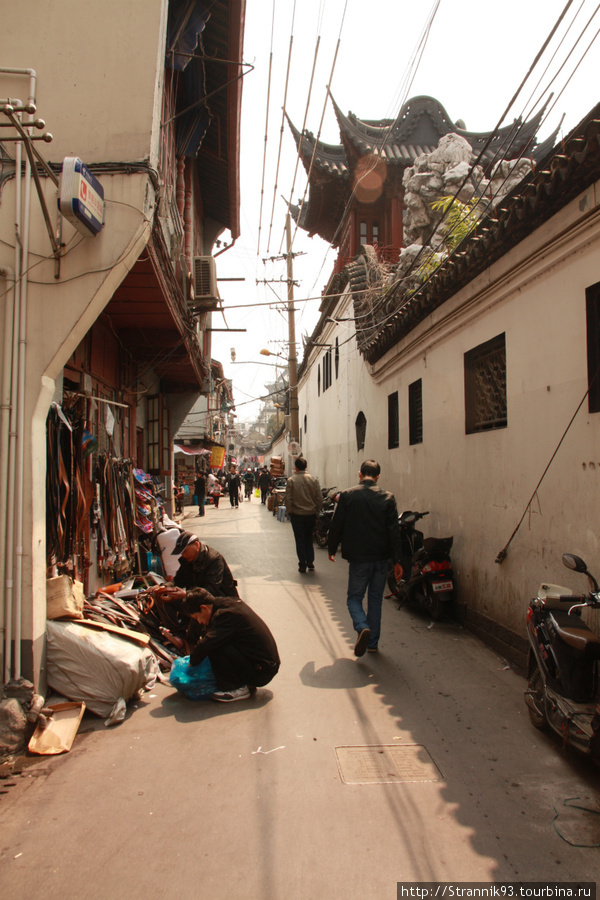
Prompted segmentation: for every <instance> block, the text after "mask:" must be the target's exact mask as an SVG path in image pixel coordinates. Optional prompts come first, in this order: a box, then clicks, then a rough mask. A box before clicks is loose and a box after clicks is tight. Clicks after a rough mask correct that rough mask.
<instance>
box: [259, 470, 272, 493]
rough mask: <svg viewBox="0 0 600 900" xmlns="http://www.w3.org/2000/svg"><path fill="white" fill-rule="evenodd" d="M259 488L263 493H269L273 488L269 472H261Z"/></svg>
mask: <svg viewBox="0 0 600 900" xmlns="http://www.w3.org/2000/svg"><path fill="white" fill-rule="evenodd" d="M258 486H259V488H260V489H261V491H268V490H269V488H270V487H271V476H270V475H269V473H268V472H261V473H260V475H259V476H258Z"/></svg>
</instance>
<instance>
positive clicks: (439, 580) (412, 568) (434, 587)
mask: <svg viewBox="0 0 600 900" xmlns="http://www.w3.org/2000/svg"><path fill="white" fill-rule="evenodd" d="M428 515H429V512H413V511H411V510H406V511H405V512H403V513H402V515H401V516H400V517H399V519H398V522H399V525H400V532H401V538H402V544H401V548H402V549H401V559H400V563H401V565H402V569H403V575H402V578H401V579H400V581H397V580H396V577H395V574H394V567H393V566H390V570H389V573H388V587H389V589H390V590H391V592H392V594H393V595H394V597H396V598H397V599H398V600H399V601H400V605H403V604H404V603H406V602H408V603H412V604H415V605H417V606H420V607H422V608H423V609H425V610H426V611H427V612H428V613H429V614H430V615H431V618H432V619H435V620H437V619H439V618H440V617H441V615H442V613H443V611H444V609H445V608H446V607H447V606H448V604H449V603H450V602H451V601H452V600H453V599H454V580H453V579H454V573H453V571H452V563H451V561H450V550H451V548H452V543H453V541H454V538H453V537H447V538H432V537H429V538H424V537H423V532H422V531H418V530H417V529H416V528H415V525H416V523H417V522H418V521H419V519H423V518H424V517H425V516H428Z"/></svg>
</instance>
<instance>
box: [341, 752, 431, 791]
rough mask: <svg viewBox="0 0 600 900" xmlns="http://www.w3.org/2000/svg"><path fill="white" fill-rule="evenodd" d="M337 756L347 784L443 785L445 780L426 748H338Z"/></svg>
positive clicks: (342, 777)
mask: <svg viewBox="0 0 600 900" xmlns="http://www.w3.org/2000/svg"><path fill="white" fill-rule="evenodd" d="M335 753H336V756H337V764H338V769H339V771H340V776H341V779H342V781H343V782H344V783H345V784H394V783H396V782H397V783H400V782H410V781H440V780H441V778H442V773H441V772H440V770H439V769H438V767H437V766H436V764H435V763H434V761H433V760H432V758H431V756H430V755H429V753H428V752H427V750H426V749H425V747H424V746H423V745H422V744H402V745H401V746H398V745H397V744H373V745H371V746H368V747H336V748H335Z"/></svg>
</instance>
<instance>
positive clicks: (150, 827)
mask: <svg viewBox="0 0 600 900" xmlns="http://www.w3.org/2000/svg"><path fill="white" fill-rule="evenodd" d="M224 500H225V498H224ZM185 527H186V528H187V529H189V530H191V531H194V532H196V533H197V534H198V535H199V536H200V537H201V538H202V539H203V540H205V541H206V542H207V543H208V544H209V545H211V546H213V547H215V548H217V549H218V550H219V551H221V552H222V553H223V554H224V555H225V557H226V559H227V560H228V562H229V564H230V566H231V568H232V570H233V573H234V575H235V577H236V578H237V579H238V580H239V590H240V594H241V596H242V597H243V598H244V599H245V600H246V601H247V602H248V603H250V605H251V606H253V607H254V608H255V609H256V611H257V612H258V613H259V614H260V615H261V616H262V617H263V618H264V619H265V621H266V622H267V623H268V624H269V626H270V628H271V630H272V631H273V633H274V635H275V637H276V640H277V642H278V645H279V650H280V655H281V659H282V665H281V670H280V672H279V674H278V675H277V677H276V678H275V679H274V681H273V682H272V683H271V684H269V685H268V686H267V687H266V688H260V689H259V690H258V692H257V694H256V696H255V697H253V698H251V699H250V700H246V701H242V702H238V703H232V704H217V703H213V702H211V701H204V702H192V701H189V700H187V699H185V698H184V697H182V696H181V695H179V694H178V693H177V692H176V691H175V690H174V689H173V688H171V687H169V686H165V685H162V684H157V685H156V687H155V688H154V689H152V690H151V691H150V692H149V693H148V694H146V695H145V696H144V698H143V700H142V701H140V702H138V703H137V704H135V708H132V709H131V710H130V712H129V714H128V716H127V719H126V720H125V722H124V723H123V724H121V725H118V726H116V727H114V728H105V727H104V726H103V723H102V721H101V720H99V719H97V718H95V717H93V716H92V715H90V714H86V716H85V718H84V720H83V722H82V725H81V729H80V733H79V735H78V737H77V738H76V741H75V744H74V746H73V749H72V750H71V751H70V753H68V754H65V755H63V756H58V757H54V758H51V757H47V758H43V759H41V760H40V761H35V762H34V763H33V764H32V765H30V766H27V767H26V768H24V770H23V774H22V775H21V776H20V777H18V778H16V779H15V782H16V783H15V784H14V786H12V787H10V788H8V789H7V792H6V793H4V794H3V795H2V796H0V830H1V834H2V838H1V840H0V894H1V895H2V896H4V897H6V898H9V897H10V898H11V900H24V898H31V897H34V896H43V897H44V898H53V897H61V898H65V900H70V898H80V897H83V896H85V897H86V898H88V900H93V898H108V897H110V898H120V897H127V898H129V900H136V898H141V897H148V896H156V897H161V898H173V900H175V898H177V900H187V898H211V900H225V898H227V900H230V898H237V897H239V898H242V897H243V898H245V900H283V898H294V900H309V898H310V900H314V898H324V897H327V898H329V900H337V898H344V900H348V898H367V900H370V898H373V900H375V898H377V900H393V898H395V897H396V896H397V884H398V882H411V883H422V882H505V881H544V882H547V881H560V882H566V881H575V880H592V879H594V880H595V879H596V878H597V876H598V870H599V866H598V850H597V849H593V848H589V847H581V846H579V847H578V846H572V844H580V845H581V844H585V845H590V844H598V842H600V823H598V824H597V823H596V821H595V819H600V817H599V816H597V815H596V817H595V819H594V815H593V813H591V814H586V813H584V812H582V811H579V810H573V809H569V808H567V807H565V806H564V803H565V801H566V800H568V799H570V798H579V800H578V801H576V802H577V804H579V805H581V806H584V807H588V808H591V809H594V808H595V807H596V798H597V797H598V787H599V778H598V775H597V773H596V771H595V770H594V769H593V767H592V766H591V764H589V763H588V762H586V761H584V760H579V759H578V758H576V757H574V756H573V755H567V756H564V755H562V754H561V749H560V746H559V743H557V742H556V741H555V740H553V739H552V738H551V737H550V736H549V735H547V734H545V733H540V732H537V731H536V730H535V729H534V728H533V726H532V725H531V723H530V721H529V716H528V714H527V711H526V708H525V704H524V702H523V689H524V687H525V682H524V680H523V679H522V678H521V677H520V676H519V675H517V674H516V673H515V672H513V671H512V670H511V669H510V668H509V667H507V665H506V663H505V661H504V660H503V659H501V658H500V657H499V656H498V655H497V654H496V653H494V652H493V651H491V650H490V649H489V648H487V647H486V646H485V645H483V644H481V643H480V642H479V641H478V640H477V639H476V638H474V637H473V636H472V635H470V634H469V633H468V632H466V631H465V630H463V629H462V628H461V627H459V626H458V625H456V624H454V623H451V622H443V623H436V624H435V625H432V624H431V623H430V622H429V620H427V619H425V618H423V617H422V616H419V615H417V614H416V613H412V612H409V611H407V610H406V609H402V610H401V611H398V610H397V609H396V605H395V603H394V602H393V601H392V600H391V599H388V600H386V601H385V604H384V614H383V628H382V639H381V644H380V653H379V654H378V655H375V654H373V655H371V654H367V655H366V656H365V657H362V658H361V659H358V660H357V659H356V658H355V657H354V656H353V634H352V632H351V628H350V619H349V616H348V613H347V610H346V606H345V588H346V577H347V565H346V563H345V562H344V561H343V560H342V559H341V557H339V556H338V558H337V560H336V562H335V563H332V562H330V561H329V559H328V557H327V553H326V551H324V550H318V551H317V558H316V569H315V572H314V573H308V574H305V575H301V574H300V573H298V571H297V565H296V557H295V551H294V542H293V536H292V530H291V526H290V525H289V523H288V522H285V523H282V522H278V521H277V519H276V517H274V516H273V515H272V514H271V513H269V512H268V510H267V508H266V507H265V506H262V505H261V504H260V502H259V501H258V500H256V499H253V500H252V502H244V503H242V504H241V505H240V508H239V510H237V511H236V510H233V509H231V508H230V507H229V504H228V503H225V502H223V503H222V504H221V507H220V508H219V509H218V510H215V509H214V508H212V507H210V508H207V510H206V515H205V516H204V517H203V518H198V517H196V516H189V515H188V516H187V517H186V519H185ZM535 588H536V585H534V584H531V585H530V586H529V591H531V592H532V591H534V590H535ZM526 601H527V596H524V597H523V610H524V611H525V608H526ZM556 811H558V813H559V815H558V818H556V820H555V816H556Z"/></svg>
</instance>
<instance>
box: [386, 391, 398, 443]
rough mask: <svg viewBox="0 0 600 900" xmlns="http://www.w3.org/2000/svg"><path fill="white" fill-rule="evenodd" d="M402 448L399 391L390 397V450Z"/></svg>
mask: <svg viewBox="0 0 600 900" xmlns="http://www.w3.org/2000/svg"><path fill="white" fill-rule="evenodd" d="M398 446H400V411H399V406H398V391H394V393H393V394H389V395H388V450H393V449H394V447H398Z"/></svg>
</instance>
